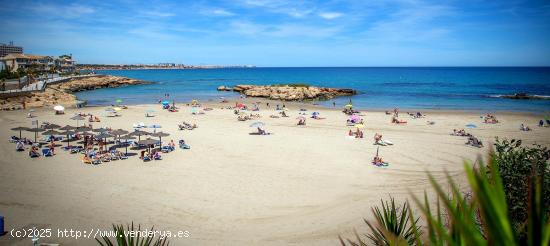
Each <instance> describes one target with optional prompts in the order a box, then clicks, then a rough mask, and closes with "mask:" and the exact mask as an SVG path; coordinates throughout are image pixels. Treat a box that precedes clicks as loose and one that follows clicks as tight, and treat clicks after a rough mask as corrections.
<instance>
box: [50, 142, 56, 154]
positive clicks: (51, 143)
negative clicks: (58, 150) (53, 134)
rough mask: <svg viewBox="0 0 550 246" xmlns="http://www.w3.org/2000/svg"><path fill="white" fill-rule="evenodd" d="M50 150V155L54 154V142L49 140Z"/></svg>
mask: <svg viewBox="0 0 550 246" xmlns="http://www.w3.org/2000/svg"><path fill="white" fill-rule="evenodd" d="M49 148H50V151H51V152H52V155H55V142H54V141H51V142H50V144H49Z"/></svg>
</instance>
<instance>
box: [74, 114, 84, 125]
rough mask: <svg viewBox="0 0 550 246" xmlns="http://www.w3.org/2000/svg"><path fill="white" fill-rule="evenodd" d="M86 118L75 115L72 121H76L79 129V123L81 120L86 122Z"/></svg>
mask: <svg viewBox="0 0 550 246" xmlns="http://www.w3.org/2000/svg"><path fill="white" fill-rule="evenodd" d="M85 119H86V118H84V117H82V116H80V115H75V116H73V117H71V120H76V127H78V121H81V120H85Z"/></svg>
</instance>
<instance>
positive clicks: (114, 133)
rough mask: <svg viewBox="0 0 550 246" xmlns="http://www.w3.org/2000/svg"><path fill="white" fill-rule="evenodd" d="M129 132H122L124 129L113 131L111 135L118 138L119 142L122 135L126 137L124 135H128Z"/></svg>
mask: <svg viewBox="0 0 550 246" xmlns="http://www.w3.org/2000/svg"><path fill="white" fill-rule="evenodd" d="M128 133H129V131H125V130H122V129H117V130H113V131H111V134H113V135H114V136H117V138H118V140H120V135H124V134H128Z"/></svg>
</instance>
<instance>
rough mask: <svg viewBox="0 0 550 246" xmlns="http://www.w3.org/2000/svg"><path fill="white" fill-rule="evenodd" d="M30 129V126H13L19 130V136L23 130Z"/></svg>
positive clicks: (14, 129) (13, 129)
mask: <svg viewBox="0 0 550 246" xmlns="http://www.w3.org/2000/svg"><path fill="white" fill-rule="evenodd" d="M28 129H29V128H28V127H23V126H19V127H15V128H12V129H11V130H12V131H19V138H21V131H27V130H28Z"/></svg>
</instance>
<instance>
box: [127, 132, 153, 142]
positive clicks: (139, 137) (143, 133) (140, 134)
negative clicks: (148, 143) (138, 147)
mask: <svg viewBox="0 0 550 246" xmlns="http://www.w3.org/2000/svg"><path fill="white" fill-rule="evenodd" d="M149 134H150V133H149V132H146V131H141V130H136V131H134V132H132V133H130V134H129V135H130V136H137V137H138V140H141V136H142V135H149Z"/></svg>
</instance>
